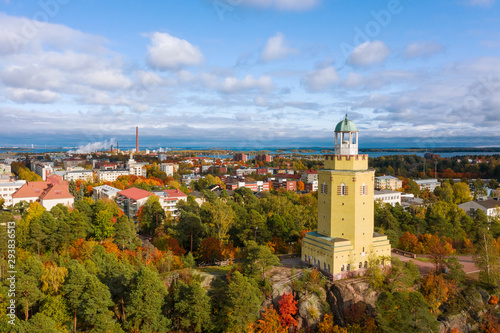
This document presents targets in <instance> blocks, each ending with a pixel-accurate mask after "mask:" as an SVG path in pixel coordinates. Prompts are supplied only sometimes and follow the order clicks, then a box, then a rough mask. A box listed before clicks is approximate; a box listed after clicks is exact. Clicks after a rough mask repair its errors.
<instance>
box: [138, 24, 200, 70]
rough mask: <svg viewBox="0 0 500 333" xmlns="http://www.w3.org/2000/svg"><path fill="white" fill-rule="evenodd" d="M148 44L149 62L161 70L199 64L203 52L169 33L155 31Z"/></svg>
mask: <svg viewBox="0 0 500 333" xmlns="http://www.w3.org/2000/svg"><path fill="white" fill-rule="evenodd" d="M150 38H151V44H150V45H149V46H148V63H149V65H150V66H151V67H153V68H157V69H160V70H175V69H179V68H182V67H184V66H193V65H199V64H200V63H201V62H202V61H203V54H202V53H201V51H200V49H199V48H198V47H197V46H194V45H192V44H191V43H189V42H188V41H186V40H184V39H179V38H177V37H174V36H171V35H169V34H167V33H160V32H155V33H153V34H152V35H151V36H150Z"/></svg>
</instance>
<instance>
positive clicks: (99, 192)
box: [92, 185, 121, 201]
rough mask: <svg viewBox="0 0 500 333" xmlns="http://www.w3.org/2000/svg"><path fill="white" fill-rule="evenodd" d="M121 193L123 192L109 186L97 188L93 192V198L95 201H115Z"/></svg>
mask: <svg viewBox="0 0 500 333" xmlns="http://www.w3.org/2000/svg"><path fill="white" fill-rule="evenodd" d="M120 191H121V190H119V189H117V188H115V187H113V186H109V185H101V186H96V187H94V190H93V192H92V197H93V198H94V200H95V201H97V200H99V199H110V200H113V199H114V198H115V197H116V194H117V193H118V192H120Z"/></svg>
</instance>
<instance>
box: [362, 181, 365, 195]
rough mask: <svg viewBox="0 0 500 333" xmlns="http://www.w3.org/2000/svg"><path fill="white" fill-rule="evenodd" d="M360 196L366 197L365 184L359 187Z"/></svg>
mask: <svg viewBox="0 0 500 333" xmlns="http://www.w3.org/2000/svg"><path fill="white" fill-rule="evenodd" d="M361 195H366V184H365V183H363V185H361Z"/></svg>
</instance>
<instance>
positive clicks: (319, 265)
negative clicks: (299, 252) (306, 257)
mask: <svg viewBox="0 0 500 333" xmlns="http://www.w3.org/2000/svg"><path fill="white" fill-rule="evenodd" d="M318 267H319V268H321V263H320V262H319V260H318Z"/></svg>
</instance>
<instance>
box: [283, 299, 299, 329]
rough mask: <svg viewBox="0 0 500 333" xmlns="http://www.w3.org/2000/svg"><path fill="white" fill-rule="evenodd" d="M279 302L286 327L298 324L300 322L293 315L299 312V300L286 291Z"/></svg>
mask: <svg viewBox="0 0 500 333" xmlns="http://www.w3.org/2000/svg"><path fill="white" fill-rule="evenodd" d="M278 304H279V314H280V319H281V324H282V325H283V326H284V327H286V328H289V327H295V326H297V324H298V322H297V320H296V319H295V318H294V317H293V316H295V315H296V314H297V301H296V300H294V299H293V295H292V294H291V293H290V294H287V293H284V294H283V295H281V297H280V299H279V300H278Z"/></svg>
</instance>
